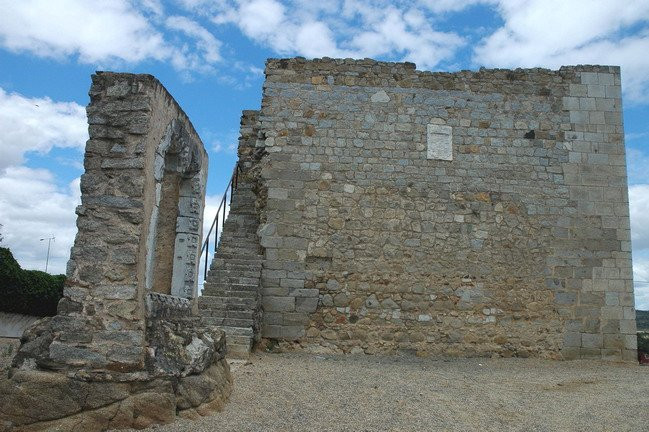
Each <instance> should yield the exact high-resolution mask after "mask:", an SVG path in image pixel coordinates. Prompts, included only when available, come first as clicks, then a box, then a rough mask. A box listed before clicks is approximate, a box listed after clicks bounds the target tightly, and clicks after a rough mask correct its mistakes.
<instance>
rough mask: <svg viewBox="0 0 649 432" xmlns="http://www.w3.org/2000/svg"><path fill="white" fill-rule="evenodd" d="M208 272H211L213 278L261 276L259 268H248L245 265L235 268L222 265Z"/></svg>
mask: <svg viewBox="0 0 649 432" xmlns="http://www.w3.org/2000/svg"><path fill="white" fill-rule="evenodd" d="M210 274H212V275H213V276H214V277H215V278H216V279H215V280H218V279H219V278H224V277H226V278H227V277H247V278H257V279H259V277H260V276H261V269H260V270H248V269H247V268H246V267H239V268H236V269H234V268H227V267H224V268H218V269H214V270H211V271H210Z"/></svg>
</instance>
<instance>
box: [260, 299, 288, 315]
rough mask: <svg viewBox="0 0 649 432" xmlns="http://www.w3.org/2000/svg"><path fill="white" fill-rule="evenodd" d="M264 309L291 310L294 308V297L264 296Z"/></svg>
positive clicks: (274, 310)
mask: <svg viewBox="0 0 649 432" xmlns="http://www.w3.org/2000/svg"><path fill="white" fill-rule="evenodd" d="M262 304H263V307H264V310H266V311H270V312H291V311H294V310H295V297H275V296H264V298H263V301H262Z"/></svg>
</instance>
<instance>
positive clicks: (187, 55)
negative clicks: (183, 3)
mask: <svg viewBox="0 0 649 432" xmlns="http://www.w3.org/2000/svg"><path fill="white" fill-rule="evenodd" d="M165 24H166V26H167V27H168V28H170V29H172V30H177V31H180V32H182V33H184V34H185V35H186V36H190V37H192V38H194V39H195V40H196V46H195V48H188V47H183V48H182V50H180V51H178V52H176V53H175V54H174V55H173V61H174V64H175V66H176V68H177V69H180V70H185V69H200V68H201V67H204V66H207V67H210V66H209V65H212V64H214V63H216V62H218V61H220V60H221V54H220V52H219V49H220V47H221V42H220V41H218V40H217V39H216V38H215V37H214V36H213V35H212V33H210V32H209V31H207V30H206V29H205V28H204V27H202V26H201V25H200V24H198V23H197V22H196V21H192V20H191V19H189V18H186V17H183V16H170V17H168V18H167V19H166V21H165Z"/></svg>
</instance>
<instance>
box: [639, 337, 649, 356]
mask: <svg viewBox="0 0 649 432" xmlns="http://www.w3.org/2000/svg"><path fill="white" fill-rule="evenodd" d="M638 351H640V352H643V353H647V354H649V332H638Z"/></svg>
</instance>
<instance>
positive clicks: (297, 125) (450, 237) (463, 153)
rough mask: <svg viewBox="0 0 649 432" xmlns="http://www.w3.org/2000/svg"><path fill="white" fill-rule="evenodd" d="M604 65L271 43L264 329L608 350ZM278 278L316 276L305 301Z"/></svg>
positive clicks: (611, 226) (615, 194) (387, 344)
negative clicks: (461, 62) (515, 66)
mask: <svg viewBox="0 0 649 432" xmlns="http://www.w3.org/2000/svg"><path fill="white" fill-rule="evenodd" d="M329 76H331V77H332V78H333V79H332V80H331V81H332V82H331V83H329V82H328V81H327V83H326V84H325V81H324V77H329ZM593 76H595V77H596V78H597V79H596V81H597V82H591V81H593V78H592V77H593ZM600 76H601V81H602V82H600ZM341 77H344V79H343V78H341ZM619 82H620V79H619V68H617V67H612V66H574V67H563V68H561V69H560V70H558V71H551V70H546V69H525V70H516V71H507V70H487V69H482V70H480V71H478V72H468V71H463V72H458V73H430V72H420V71H417V70H415V69H414V65H412V64H405V63H403V64H402V63H383V62H374V61H371V60H359V61H356V60H336V59H316V60H304V59H284V60H274V59H271V60H269V61H268V63H267V65H266V83H265V85H264V95H263V103H262V108H261V110H260V114H259V117H260V118H261V119H263V121H262V122H261V125H260V128H259V131H258V134H257V135H258V139H257V147H256V148H257V149H263V150H265V151H266V153H265V154H263V156H262V158H261V160H260V161H259V162H258V164H257V165H258V173H259V176H258V178H257V180H256V182H257V186H256V188H257V190H259V191H263V192H262V193H261V194H260V196H259V197H258V201H257V209H258V212H259V219H260V220H261V221H262V222H263V225H262V229H260V230H259V231H258V234H259V236H260V244H261V245H262V246H263V248H264V262H263V265H264V271H263V273H262V275H263V277H262V287H261V292H262V293H263V298H262V304H263V305H264V309H265V312H266V313H265V314H264V317H265V318H264V323H263V325H262V336H264V337H269V338H287V339H294V338H295V337H299V338H303V339H302V346H304V345H307V346H312V347H313V346H316V345H317V346H321V347H322V346H323V347H325V348H326V349H335V350H339V351H343V352H351V350H352V349H356V350H358V349H359V348H360V349H362V350H364V351H365V352H368V353H377V352H387V353H391V352H397V351H406V352H410V351H412V352H419V353H425V354H426V353H430V354H448V355H463V356H477V355H480V356H491V355H502V356H541V357H550V358H560V357H564V358H581V357H590V356H594V357H602V358H608V359H610V358H618V359H623V358H625V356H626V354H625V350H626V349H631V350H632V349H633V348H632V346H631V344H626V345H625V344H624V343H623V342H622V341H623V338H618V337H617V335H627V334H628V335H632V334H633V325H632V324H630V323H626V322H625V324H624V325H621V324H620V323H621V322H622V321H627V320H632V319H633V317H632V312H633V300H632V296H629V295H628V294H629V293H630V292H632V289H633V286H632V281H631V272H630V269H631V263H630V244H629V219H628V201H627V194H626V171H625V166H624V163H625V162H624V143H623V128H622V122H621V108H620V107H621V101H620V99H619V97H620V96H619V95H620V92H619V88H620V87H619ZM324 87H326V91H323V88H324ZM244 133H246V132H245V131H244V130H243V129H242V136H243V135H244ZM242 160H244V159H242ZM264 192H265V193H266V195H264ZM289 272H294V273H296V274H299V276H289V274H288V273H289ZM293 288H297V289H298V290H299V289H301V288H303V289H305V290H308V289H317V290H318V291H319V296H318V305H317V309H316V310H315V312H312V311H311V308H312V306H313V300H311V299H312V298H313V297H312V296H311V295H306V292H301V291H293V290H292V289H293ZM623 296H624V299H623ZM623 303H624V304H623ZM300 314H301V316H302V318H301V319H298V315H300ZM300 322H303V323H304V324H301V325H302V329H303V330H304V333H303V334H301V333H300V332H299V331H298V329H299V327H298V323H300ZM307 329H308V331H307Z"/></svg>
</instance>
